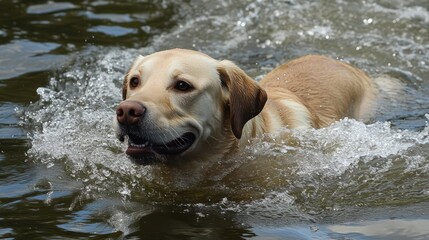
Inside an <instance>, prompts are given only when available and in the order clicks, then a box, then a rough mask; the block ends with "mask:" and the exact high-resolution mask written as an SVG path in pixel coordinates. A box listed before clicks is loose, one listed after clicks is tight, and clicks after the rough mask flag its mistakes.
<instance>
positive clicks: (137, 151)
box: [125, 146, 154, 158]
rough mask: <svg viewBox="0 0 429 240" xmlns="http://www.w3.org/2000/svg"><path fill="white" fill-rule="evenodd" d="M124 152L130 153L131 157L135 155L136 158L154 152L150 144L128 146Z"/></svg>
mask: <svg viewBox="0 0 429 240" xmlns="http://www.w3.org/2000/svg"><path fill="white" fill-rule="evenodd" d="M125 153H126V154H128V155H130V156H131V157H136V158H138V157H142V156H145V155H152V154H154V153H153V151H152V150H151V148H150V146H146V147H136V146H128V149H127V151H125Z"/></svg>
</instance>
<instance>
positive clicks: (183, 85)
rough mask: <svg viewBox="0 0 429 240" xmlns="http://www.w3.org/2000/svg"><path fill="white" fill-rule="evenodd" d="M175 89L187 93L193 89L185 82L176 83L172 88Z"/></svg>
mask: <svg viewBox="0 0 429 240" xmlns="http://www.w3.org/2000/svg"><path fill="white" fill-rule="evenodd" d="M174 88H175V89H177V90H179V91H183V92H186V91H189V90H191V89H193V87H192V86H191V84H189V83H187V82H185V81H178V82H177V83H176V86H174Z"/></svg>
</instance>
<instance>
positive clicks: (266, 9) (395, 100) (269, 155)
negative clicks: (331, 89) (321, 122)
mask: <svg viewBox="0 0 429 240" xmlns="http://www.w3.org/2000/svg"><path fill="white" fill-rule="evenodd" d="M1 6H2V9H8V11H2V13H1V15H0V63H1V64H0V163H1V164H0V237H2V238H11V239H14V238H16V239H20V238H29V239H40V238H42V239H53V238H72V239H79V238H81V239H88V238H108V239H121V238H126V239H139V238H141V239H428V238H429V230H427V227H426V226H427V225H428V224H429V210H428V209H429V183H428V181H427V179H428V177H429V171H428V170H429V148H428V146H429V137H428V136H429V126H428V123H427V122H428V121H429V120H428V119H429V115H428V114H429V97H428V96H429V54H428V50H429V33H428V31H429V3H427V2H425V1H418V0H415V1H399V0H397V1H384V0H372V1H354V2H350V1H343V0H337V1H318V2H308V1H299V0H293V1H275V2H265V1H240V2H238V1H226V0H225V1H199V2H192V1H191V2H189V1H155V2H149V1H138V2H136V1H121V2H120V3H118V2H114V1H84V2H80V3H76V2H56V1H52V2H49V3H48V2H43V1H38V2H37V3H27V2H26V3H18V2H15V1H2V2H1ZM174 47H181V48H191V49H196V50H200V51H203V52H205V53H207V54H209V55H211V56H213V57H215V58H218V59H230V60H233V61H235V62H236V63H237V64H238V65H239V66H241V67H242V68H243V69H245V70H246V72H247V73H248V74H249V75H251V76H252V77H254V78H255V79H257V80H259V79H261V78H262V77H263V76H264V74H266V73H267V72H268V71H270V70H271V69H273V68H274V67H275V66H276V65H277V64H279V63H281V62H285V61H287V60H289V59H292V58H294V57H298V56H301V55H305V54H310V53H316V54H324V55H327V56H330V57H333V58H337V59H340V60H343V61H346V62H349V63H352V64H353V65H356V66H358V67H360V68H362V69H364V70H365V71H366V72H368V73H369V74H370V75H371V76H372V77H374V78H375V79H377V81H378V82H380V84H381V85H382V83H381V82H382V80H383V79H386V78H388V79H395V80H396V81H397V82H399V83H400V85H401V88H400V92H399V94H396V95H386V96H385V97H384V99H383V104H382V106H381V107H380V108H379V110H378V112H377V115H376V117H375V119H373V121H372V122H371V123H369V124H363V123H360V122H358V121H355V120H352V119H344V120H341V121H339V122H338V123H335V124H333V125H332V126H330V127H328V128H326V129H319V130H314V129H311V130H305V131H303V130H301V131H289V130H288V129H284V130H282V131H281V132H279V133H278V134H275V135H266V136H264V137H263V138H261V139H255V140H253V141H252V143H250V145H249V146H248V147H247V148H245V149H243V151H241V152H240V153H238V154H237V155H236V156H233V157H232V158H230V159H223V160H221V161H214V162H197V163H193V165H192V166H188V167H182V168H173V169H172V168H168V167H165V166H136V165H133V164H132V163H131V162H130V161H129V160H128V159H127V158H126V157H125V156H124V154H123V151H124V148H125V146H124V145H123V144H121V143H120V142H119V141H117V140H116V139H115V137H114V132H113V130H112V126H111V122H112V118H113V115H114V109H115V106H116V105H117V103H118V102H119V101H120V100H121V90H120V88H121V82H122V78H123V75H124V73H125V71H126V70H127V69H128V67H129V65H130V63H131V62H132V60H133V59H134V58H135V57H136V56H137V55H138V54H149V53H152V52H154V51H158V50H162V49H167V48H174ZM288 134H292V135H293V136H294V139H295V142H292V143H291V142H288V143H286V142H285V141H284V137H282V136H284V135H288Z"/></svg>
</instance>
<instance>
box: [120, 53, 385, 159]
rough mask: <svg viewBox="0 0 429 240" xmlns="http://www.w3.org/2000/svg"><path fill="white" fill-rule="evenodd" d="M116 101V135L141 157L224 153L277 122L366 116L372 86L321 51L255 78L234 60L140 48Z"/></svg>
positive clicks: (313, 124) (306, 123)
mask: <svg viewBox="0 0 429 240" xmlns="http://www.w3.org/2000/svg"><path fill="white" fill-rule="evenodd" d="M122 95H123V101H122V102H121V103H120V104H119V106H118V107H117V109H116V118H115V129H116V135H117V137H118V138H119V139H120V140H121V141H124V139H125V137H127V139H128V149H127V150H126V154H128V155H129V156H131V157H132V158H133V159H135V160H137V162H140V163H147V162H153V161H161V162H171V161H173V162H177V161H183V160H189V159H206V158H221V157H223V156H225V155H228V154H230V153H232V152H234V151H236V150H237V149H238V148H239V147H240V146H242V145H243V144H245V143H247V142H248V140H249V139H251V138H254V137H257V136H260V135H262V134H263V133H273V132H276V131H278V130H279V129H280V128H283V127H287V128H290V129H296V128H321V127H325V126H328V125H329V124H331V123H333V122H334V121H337V120H339V119H341V118H344V117H350V118H356V119H361V120H365V119H367V118H368V117H369V116H370V113H371V110H372V106H373V105H374V103H375V98H376V95H377V90H376V88H375V85H374V83H373V81H372V80H371V79H370V78H369V77H368V76H367V75H366V74H365V73H364V72H362V71H361V70H359V69H357V68H354V67H352V66H350V65H348V64H345V63H343V62H340V61H336V60H333V59H330V58H327V57H323V56H315V55H310V56H305V57H301V58H298V59H295V60H292V61H290V62H288V63H286V64H283V65H281V66H279V67H277V68H276V69H274V70H273V71H272V72H270V73H269V74H268V75H267V76H265V77H264V79H262V80H261V81H260V82H259V84H258V83H257V82H255V81H254V80H253V79H251V78H250V77H249V76H248V75H246V73H245V72H244V71H243V70H241V69H240V68H239V67H237V66H236V65H235V64H234V63H232V62H231V61H227V60H224V61H218V60H215V59H213V58H211V57H209V56H207V55H205V54H203V53H200V52H196V51H192V50H184V49H173V50H167V51H162V52H157V53H154V54H151V55H149V56H145V57H143V56H139V57H138V58H137V59H136V60H135V62H134V63H133V64H132V66H131V68H130V70H129V72H128V73H127V75H126V77H125V80H124V85H123V91H122Z"/></svg>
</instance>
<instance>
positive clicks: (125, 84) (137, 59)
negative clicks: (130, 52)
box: [122, 55, 144, 100]
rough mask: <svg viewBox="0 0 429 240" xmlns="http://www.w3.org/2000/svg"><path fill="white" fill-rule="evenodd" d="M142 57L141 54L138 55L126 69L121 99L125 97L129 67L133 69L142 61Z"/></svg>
mask: <svg viewBox="0 0 429 240" xmlns="http://www.w3.org/2000/svg"><path fill="white" fill-rule="evenodd" d="M143 59H144V57H143V56H142V55H139V56H138V57H137V58H136V60H134V62H133V64H132V65H131V67H130V69H128V71H127V74H126V75H125V77H124V82H123V83H122V100H125V99H126V98H127V90H128V75H129V74H130V71H131V69H134V68H136V67H137V65H139V64H140V63H141V62H142V61H143Z"/></svg>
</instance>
